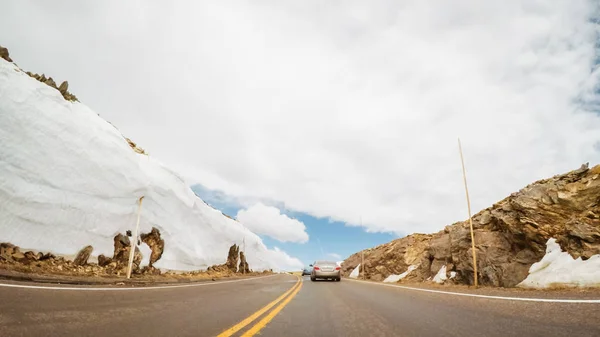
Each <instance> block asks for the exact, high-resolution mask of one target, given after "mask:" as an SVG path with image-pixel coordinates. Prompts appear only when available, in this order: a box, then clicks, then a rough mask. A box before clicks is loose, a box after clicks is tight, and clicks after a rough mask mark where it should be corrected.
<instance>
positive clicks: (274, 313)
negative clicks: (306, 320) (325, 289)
mask: <svg viewBox="0 0 600 337" xmlns="http://www.w3.org/2000/svg"><path fill="white" fill-rule="evenodd" d="M296 277H298V276H296ZM300 288H302V279H301V278H300V277H298V281H297V282H296V284H294V286H293V287H292V288H291V289H290V290H288V291H286V292H285V293H283V295H281V296H279V297H278V298H277V299H275V300H274V301H273V302H271V303H269V304H267V305H265V306H264V307H263V308H261V309H260V310H258V311H257V312H255V313H253V314H252V315H250V316H248V317H246V318H245V319H243V320H242V321H241V322H239V323H238V324H236V325H234V326H232V327H231V328H229V329H227V330H225V331H223V332H222V333H220V334H219V335H218V336H217V337H229V336H233V334H234V333H236V332H238V331H240V330H241V329H243V328H245V327H246V326H247V325H249V324H250V323H252V322H253V321H254V320H256V319H257V318H258V317H260V316H261V315H262V314H264V313H265V312H267V311H269V310H270V309H271V308H273V307H274V306H276V305H277V304H279V305H277V307H276V308H275V309H273V310H272V311H271V312H270V313H269V314H267V315H266V316H265V317H263V318H262V319H261V320H260V321H258V323H256V324H254V326H252V327H251V328H250V329H248V331H246V332H245V333H244V334H243V335H242V337H250V336H254V335H256V334H257V333H258V332H259V331H260V330H261V329H262V328H264V327H265V326H266V325H267V324H268V323H269V322H270V321H271V320H272V319H273V318H274V317H275V316H277V314H278V313H279V312H280V311H281V310H282V309H283V308H284V307H285V306H286V305H287V304H288V303H289V302H290V301H291V300H292V298H294V296H296V294H297V293H298V292H299V291H300ZM286 297H287V298H286ZM279 302H281V303H279Z"/></svg>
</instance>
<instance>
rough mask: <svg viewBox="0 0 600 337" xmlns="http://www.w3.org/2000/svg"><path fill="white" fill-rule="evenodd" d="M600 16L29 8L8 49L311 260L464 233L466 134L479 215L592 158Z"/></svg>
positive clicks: (10, 22) (140, 5)
mask: <svg viewBox="0 0 600 337" xmlns="http://www.w3.org/2000/svg"><path fill="white" fill-rule="evenodd" d="M598 6H599V5H598V2H597V1H594V0H547V1H532V0H507V1H502V2H492V1H485V2H482V1H477V0H457V1H452V2H448V1H443V0H428V1H425V0H412V1H391V0H390V1H387V0H386V1H369V2H365V1H358V0H353V1H329V2H322V1H302V2H298V1H288V0H282V1H228V2H203V1H202V2H198V1H195V2H192V1H187V2H184V1H181V2H176V3H168V2H160V1H141V0H138V1H128V2H126V3H123V2H119V1H103V2H72V1H54V2H52V3H48V2H42V1H24V0H22V1H13V2H7V3H5V4H3V6H2V7H3V9H2V11H1V12H0V44H2V45H3V46H6V47H8V48H9V50H10V52H11V56H12V57H13V59H15V60H16V61H17V64H18V65H19V66H21V67H22V68H24V69H26V70H29V71H34V72H38V73H42V72H43V73H46V74H50V75H51V76H53V77H54V78H55V80H57V82H59V81H62V80H65V79H66V80H68V81H69V88H70V91H71V92H73V93H74V94H75V95H77V97H78V98H79V99H80V100H81V101H82V102H84V103H85V104H87V105H88V106H90V107H91V108H93V109H94V110H95V111H96V112H98V113H99V114H100V116H101V117H103V118H105V119H106V120H108V121H109V122H111V123H112V124H114V125H115V126H117V127H118V128H119V130H120V131H121V132H122V133H123V134H124V135H126V136H127V137H129V138H131V139H132V140H134V141H135V142H136V143H138V144H139V145H140V146H141V147H143V148H144V149H145V150H146V151H147V152H148V153H149V154H150V155H151V156H154V157H156V158H158V159H160V160H161V161H162V162H164V163H165V164H166V165H168V166H169V167H171V168H173V169H175V170H176V171H177V172H179V173H180V174H182V175H183V176H184V177H185V178H186V179H187V180H188V181H189V184H190V185H196V184H200V185H201V186H203V187H204V188H205V189H206V190H208V191H212V193H216V194H218V195H221V196H223V197H225V198H226V199H227V200H229V201H232V202H233V204H227V205H226V207H229V208H230V210H231V211H232V212H233V214H232V215H233V216H235V217H236V218H239V220H240V221H241V222H245V224H246V225H247V226H249V227H251V228H253V229H254V230H255V231H257V232H261V234H260V235H261V236H263V237H264V238H265V242H266V243H267V245H269V246H270V247H271V246H273V247H279V248H281V249H283V250H286V251H289V252H290V254H292V252H293V253H294V254H296V255H298V256H303V257H302V261H303V262H305V259H312V258H313V257H312V255H310V254H309V253H308V252H309V251H314V250H315V241H316V238H318V237H319V236H321V237H325V236H328V235H329V237H331V235H338V237H339V238H340V240H341V241H349V242H354V244H355V245H354V246H352V247H350V248H347V249H346V248H344V246H343V245H341V244H340V245H338V246H334V247H332V248H331V249H329V248H325V247H324V248H323V249H324V250H325V253H333V254H339V255H340V256H342V257H344V255H347V254H348V252H353V251H355V250H358V249H360V248H361V245H362V243H368V244H376V243H383V242H385V241H386V240H388V239H391V238H394V237H398V236H402V235H406V234H408V233H413V232H422V233H427V232H435V231H438V230H440V229H442V228H443V227H444V226H445V225H448V224H451V223H453V222H456V221H461V220H465V219H466V218H467V217H468V215H467V211H466V201H465V197H464V187H463V185H462V183H463V182H462V175H461V164H460V158H459V153H458V146H457V138H459V137H460V139H461V142H462V147H463V151H464V156H465V164H466V168H467V179H468V183H469V193H470V196H471V203H472V209H473V211H474V212H477V211H478V210H480V209H483V208H485V207H488V206H490V205H491V204H493V203H494V202H496V201H498V200H500V199H502V198H504V197H505V196H507V195H509V194H510V193H512V192H515V191H517V190H519V189H520V188H522V187H524V186H525V185H527V184H528V183H530V182H533V181H535V180H538V179H542V178H545V177H549V176H552V175H555V174H559V173H562V172H566V171H569V170H572V169H576V168H578V167H579V166H580V165H581V164H583V163H585V162H590V164H591V165H595V164H600V114H599V111H600V109H599V107H600V91H599V90H598V88H599V86H598V85H599V80H600V70H599V69H598V60H599V59H600V57H599V55H600V54H599V49H600V44H599V43H598V34H599V26H598V22H599V18H600V16H599V9H598ZM33 23H35V24H33ZM205 197H206V198H210V196H205ZM361 220H362V221H361ZM302 226H304V228H303V227H302ZM324 240H325V239H324ZM327 241H328V243H329V240H327ZM317 245H318V243H317ZM357 248H358V249H357ZM319 251H320V248H319ZM292 255H293V254H292Z"/></svg>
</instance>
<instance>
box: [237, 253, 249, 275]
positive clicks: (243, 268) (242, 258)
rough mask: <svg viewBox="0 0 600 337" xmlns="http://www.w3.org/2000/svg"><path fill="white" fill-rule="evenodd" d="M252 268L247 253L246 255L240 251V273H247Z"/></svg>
mask: <svg viewBox="0 0 600 337" xmlns="http://www.w3.org/2000/svg"><path fill="white" fill-rule="evenodd" d="M250 272H251V271H250V268H249V267H248V262H246V255H244V252H240V266H239V269H238V273H245V274H248V273H250Z"/></svg>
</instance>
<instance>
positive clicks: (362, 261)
mask: <svg viewBox="0 0 600 337" xmlns="http://www.w3.org/2000/svg"><path fill="white" fill-rule="evenodd" d="M360 254H361V262H360V266H361V268H360V269H362V277H363V280H365V251H364V250H361V252H360Z"/></svg>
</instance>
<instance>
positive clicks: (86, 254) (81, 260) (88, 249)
mask: <svg viewBox="0 0 600 337" xmlns="http://www.w3.org/2000/svg"><path fill="white" fill-rule="evenodd" d="M93 250H94V247H92V246H85V247H83V248H82V249H81V250H80V251H79V253H77V256H75V260H73V263H74V264H75V265H76V266H83V265H85V264H87V262H88V259H89V258H90V255H92V251H93Z"/></svg>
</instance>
